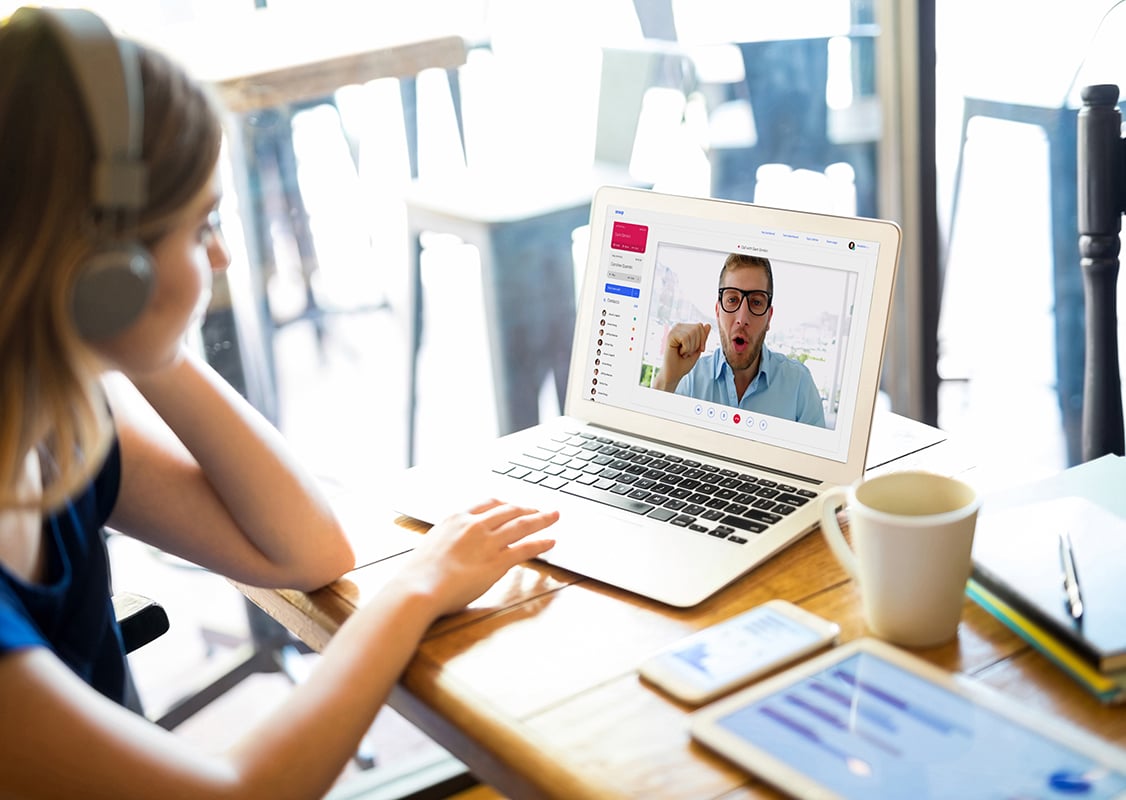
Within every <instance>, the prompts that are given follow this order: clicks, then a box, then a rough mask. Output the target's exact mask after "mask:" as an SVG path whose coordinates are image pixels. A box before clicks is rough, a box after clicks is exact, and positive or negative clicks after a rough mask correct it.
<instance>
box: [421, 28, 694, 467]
mask: <svg viewBox="0 0 1126 800" xmlns="http://www.w3.org/2000/svg"><path fill="white" fill-rule="evenodd" d="M693 81H694V72H693V69H692V64H691V62H690V61H689V60H688V59H687V57H686V56H685V55H684V54H683V53H682V52H681V51H680V50H679V49H678V48H676V47H675V46H674V45H668V44H662V43H655V42H654V43H648V42H647V43H645V44H644V45H643V46H640V47H638V48H636V49H633V48H628V49H627V48H617V47H606V48H603V50H602V66H601V82H600V90H599V100H598V109H597V121H596V132H595V147H594V158H593V163H592V166H591V169H590V170H589V172H586V173H585V174H582V175H579V176H576V177H575V179H574V180H560V179H559V178H558V177H554V178H547V177H546V176H545V175H544V173H543V171H541V170H540V169H539V168H537V166H536V165H528V166H527V168H526V172H525V174H523V175H521V176H520V180H519V181H517V182H511V181H508V182H504V184H503V185H502V186H500V187H497V186H496V185H495V184H496V182H495V180H494V178H495V176H493V175H477V174H474V172H473V170H472V169H468V168H467V169H466V171H465V172H464V174H463V175H461V176H458V177H457V178H454V179H446V178H443V179H441V180H438V181H436V182H432V181H431V182H428V181H427V180H425V179H419V173H418V164H417V161H414V162H412V164H411V170H412V174H411V177H412V185H411V187H410V190H409V192H408V194H407V198H406V209H407V229H408V237H409V239H410V247H411V250H410V253H409V259H410V264H409V280H408V290H409V292H410V299H409V301H408V310H409V315H410V337H409V341H410V344H409V352H408V360H409V373H408V400H407V415H408V416H407V462H408V464H413V463H414V459H415V433H416V432H415V426H416V401H417V385H418V356H419V348H420V345H421V341H422V335H423V328H424V320H423V297H422V276H421V259H422V252H423V236H424V234H425V233H427V232H431V233H445V234H452V235H454V236H456V237H458V238H459V239H460V240H461V241H463V242H464V243H466V244H469V245H472V246H474V247H475V248H476V249H477V250H478V252H479V253H480V258H481V281H482V285H483V290H484V301H485V314H486V320H487V325H488V331H487V335H488V340H489V347H490V356H491V363H492V366H493V380H494V388H495V396H496V411H497V426H498V430H499V432H500V433H501V434H505V433H511V432H513V431H517V430H521V429H523V428H526V427H529V426H531V425H534V424H535V423H536V422H538V421H539V393H540V387H541V386H543V385H544V381H545V380H546V379H547V377H548V376H551V377H552V378H553V379H554V383H555V391H556V396H557V399H558V402H559V407H560V408H562V407H563V402H564V398H565V396H566V385H567V370H568V365H569V360H570V352H571V339H572V336H573V332H574V325H575V304H574V303H575V279H574V276H575V267H574V259H573V255H572V253H573V246H574V241H573V234H574V231H575V230H576V229H577V228H580V227H582V226H583V225H586V224H587V223H588V222H589V218H590V202H591V198H592V196H593V193H594V190H595V189H596V188H597V187H598V186H600V185H603V184H623V183H625V184H634V185H641V184H642V183H643V182H642V181H639V180H637V179H636V178H634V177H633V176H632V175H631V174H630V170H629V167H630V160H631V156H632V154H633V145H634V138H635V136H636V133H637V130H638V123H639V119H640V116H641V110H642V107H643V103H644V98H645V94H646V91H647V89H649V88H650V87H658V86H664V87H671V88H675V89H678V90H680V91H681V92H682V93H684V94H685V96H687V95H688V94H690V93H691V91H692V87H693ZM404 84H405V85H406V86H407V88H406V89H405V90H404V95H403V97H404V101H405V102H414V97H415V95H414V92H413V87H412V86H411V82H410V81H406V82H404ZM453 86H456V84H455V83H451V88H452V87H453ZM454 96H455V97H457V96H459V95H456V94H455V95H454ZM404 116H405V117H406V118H407V119H413V118H414V110H413V108H408V110H407V111H406V112H405V114H404ZM459 123H460V118H459ZM459 134H460V139H461V144H462V157H463V158H464V157H465V149H464V145H465V136H464V131H459ZM542 157H543V158H545V159H551V158H552V154H551V153H543V154H542ZM647 185H651V184H647ZM534 298H543V299H544V301H542V302H535V301H534Z"/></svg>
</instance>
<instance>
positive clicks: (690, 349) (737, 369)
mask: <svg viewBox="0 0 1126 800" xmlns="http://www.w3.org/2000/svg"><path fill="white" fill-rule="evenodd" d="M773 301H774V274H773V271H772V270H771V267H770V260H769V259H766V258H761V257H759V256H750V255H744V254H742V253H732V254H731V255H729V256H728V257H727V259H726V260H725V261H724V262H723V269H722V270H720V273H719V296H718V298H717V300H716V304H715V316H716V328H717V330H718V331H719V340H720V345H721V346H720V347H717V348H716V349H715V350H714V351H712V352H711V353H709V354H707V355H706V356H705V357H703V358H701V356H703V355H704V346H705V344H706V343H707V341H708V336H709V334H711V330H712V326H711V325H709V324H705V323H701V322H680V323H677V324H676V325H674V326H673V327H672V330H670V331H669V334H668V339H667V341H666V344H665V354H664V360H663V362H662V364H661V369H660V370H659V371H658V372H657V373H656V375H654V376H653V382H652V386H653V388H654V389H660V390H662V391H666V392H676V393H677V394H680V395H685V396H687V397H694V398H696V399H697V400H705V401H707V402H711V403H719V404H722V405H726V406H731V407H735V408H742V409H745V410H747V411H753V412H757V413H760V414H769V415H770V416H773V417H781V418H783V419H792V420H795V421H797V422H804V423H807V424H809V425H817V426H820V427H822V428H823V427H825V410H824V409H823V408H822V406H821V396H820V394H819V393H818V391H817V386H816V385H815V384H814V382H813V376H812V375H810V374H809V370H808V369H807V368H806V366H805V365H804V364H802V363H801V362H799V361H795V360H794V359H791V358H786V357H785V356H784V355H782V354H781V353H776V352H774V351H773V350H770V349H768V348H766V347H764V346H763V341H764V340H765V339H766V332H767V331H768V330H770V318H771V317H772V316H774V307H773Z"/></svg>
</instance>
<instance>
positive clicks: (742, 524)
mask: <svg viewBox="0 0 1126 800" xmlns="http://www.w3.org/2000/svg"><path fill="white" fill-rule="evenodd" d="M723 522H724V523H725V524H727V525H733V526H734V527H736V528H739V529H740V530H744V531H750V532H751V533H762V532H763V531H765V530H766V526H765V525H763V524H762V523H761V522H754V521H752V520H749V519H747V518H746V517H737V516H735V515H734V514H728V515H727V516H726V517H724V518H723Z"/></svg>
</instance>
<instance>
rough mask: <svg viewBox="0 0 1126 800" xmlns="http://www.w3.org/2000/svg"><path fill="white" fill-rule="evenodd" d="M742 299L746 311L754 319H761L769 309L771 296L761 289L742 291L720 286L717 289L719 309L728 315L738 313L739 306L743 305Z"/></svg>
mask: <svg viewBox="0 0 1126 800" xmlns="http://www.w3.org/2000/svg"><path fill="white" fill-rule="evenodd" d="M744 299H746V301H747V310H748V311H750V312H751V313H752V314H754V315H755V316H756V317H761V316H762V315H763V314H765V313H766V312H767V311H768V310H769V309H770V301H771V300H772V299H773V296H772V295H771V294H770V292H764V291H762V290H761V289H746V290H744V289H735V288H733V287H729V286H721V287H720V289H719V307H720V308H722V309H723V310H724V311H726V312H727V313H728V314H734V313H735V312H736V311H738V310H739V306H741V305H743V300H744Z"/></svg>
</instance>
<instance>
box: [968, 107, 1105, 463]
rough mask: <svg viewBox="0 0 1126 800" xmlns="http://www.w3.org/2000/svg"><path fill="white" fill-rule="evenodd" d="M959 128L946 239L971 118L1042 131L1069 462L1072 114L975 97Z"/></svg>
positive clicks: (1075, 358)
mask: <svg viewBox="0 0 1126 800" xmlns="http://www.w3.org/2000/svg"><path fill="white" fill-rule="evenodd" d="M963 103H964V105H963V111H962V132H961V139H960V144H959V146H958V162H957V166H956V167H955V170H954V187H953V195H952V200H951V207H950V231H949V233H948V235H947V240H948V241H949V242H953V241H954V232H955V229H956V228H957V225H958V204H959V201H960V199H961V185H962V178H963V167H964V163H965V151H966V144H967V143H968V142H969V141H970V139H971V138H972V137H971V136H970V133H971V127H970V124H971V122H972V121H973V120H974V119H975V118H983V119H994V120H1003V121H1007V122H1017V123H1021V124H1025V125H1033V126H1035V127H1037V128H1039V129H1040V130H1041V131H1043V133H1044V137H1045V140H1046V142H1047V146H1048V180H1049V191H1048V195H1049V198H1050V200H1049V202H1050V219H1051V238H1052V285H1053V288H1054V299H1055V302H1054V308H1055V314H1054V320H1055V340H1056V353H1055V367H1056V394H1057V396H1058V401H1059V408H1060V415H1061V418H1062V420H1063V428H1064V439H1065V444H1066V446H1067V457H1068V462H1069V463H1072V464H1074V463H1076V462H1077V460H1078V456H1079V449H1080V408H1081V406H1082V401H1081V397H1082V386H1083V376H1082V366H1081V365H1082V364H1083V344H1082V343H1083V312H1082V308H1083V296H1082V293H1083V289H1082V286H1081V282H1080V278H1079V274H1078V273H1077V272H1076V270H1075V246H1074V244H1073V242H1074V238H1073V237H1074V235H1075V230H1076V166H1075V165H1076V142H1075V135H1076V134H1075V130H1076V115H1077V110H1076V109H1074V108H1069V107H1068V106H1067V105H1066V103H1063V104H1060V105H1050V104H1045V105H1033V104H1030V103H1012V102H1006V101H1001V100H992V99H988V98H981V97H966V98H964V100H963Z"/></svg>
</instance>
